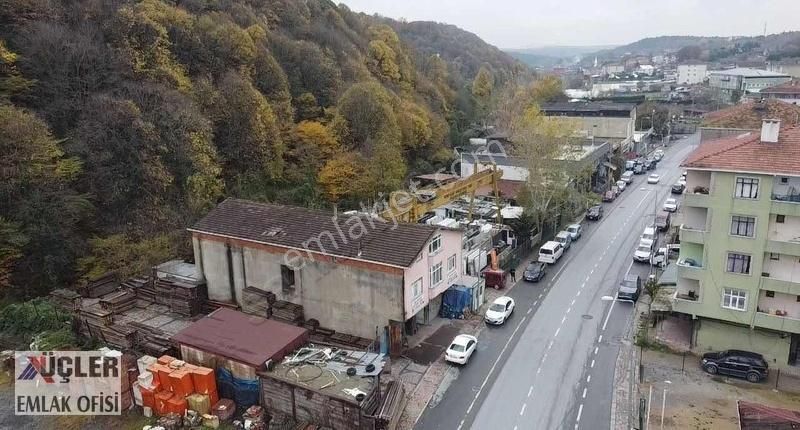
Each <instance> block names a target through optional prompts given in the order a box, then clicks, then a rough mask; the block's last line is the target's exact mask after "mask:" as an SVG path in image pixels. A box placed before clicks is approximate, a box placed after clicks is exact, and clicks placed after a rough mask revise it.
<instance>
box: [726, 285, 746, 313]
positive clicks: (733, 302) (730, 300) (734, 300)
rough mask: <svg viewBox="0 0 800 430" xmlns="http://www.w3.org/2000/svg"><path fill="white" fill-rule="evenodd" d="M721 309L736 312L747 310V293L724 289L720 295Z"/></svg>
mask: <svg viewBox="0 0 800 430" xmlns="http://www.w3.org/2000/svg"><path fill="white" fill-rule="evenodd" d="M722 307H723V308H725V309H733V310H736V311H744V310H747V291H742V290H737V289H734V288H725V292H724V293H723V294H722Z"/></svg>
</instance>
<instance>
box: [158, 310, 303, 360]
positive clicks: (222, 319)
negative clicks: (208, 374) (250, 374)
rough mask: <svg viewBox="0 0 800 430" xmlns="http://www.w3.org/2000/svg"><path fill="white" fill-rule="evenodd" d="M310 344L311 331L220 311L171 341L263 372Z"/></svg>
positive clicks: (184, 330)
mask: <svg viewBox="0 0 800 430" xmlns="http://www.w3.org/2000/svg"><path fill="white" fill-rule="evenodd" d="M307 340H308V330H306V329H304V328H302V327H297V326H293V325H289V324H285V323H282V322H279V321H273V320H268V319H266V318H261V317H257V316H254V315H248V314H245V313H242V312H239V311H235V310H233V309H228V308H219V309H217V310H216V311H214V312H212V313H211V314H209V315H207V316H205V317H204V318H202V319H200V320H198V321H196V322H195V323H194V324H192V325H190V326H189V327H186V328H185V329H183V330H181V331H180V332H178V333H177V334H176V335H175V336H173V337H172V341H173V342H176V343H179V344H181V345H188V346H191V347H193V348H196V349H199V350H201V351H205V352H209V353H212V354H214V355H219V356H222V357H226V358H229V359H231V360H235V361H238V362H240V363H244V364H247V365H249V366H253V367H255V368H257V369H260V368H261V367H262V366H263V365H264V362H266V361H267V360H270V359H272V360H275V361H277V360H280V359H282V358H283V356H284V355H285V354H287V353H289V352H290V351H293V350H295V349H297V348H299V347H300V346H302V345H303V344H305V343H306V341H307Z"/></svg>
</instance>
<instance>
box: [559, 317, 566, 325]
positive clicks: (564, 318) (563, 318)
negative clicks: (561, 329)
mask: <svg viewBox="0 0 800 430" xmlns="http://www.w3.org/2000/svg"><path fill="white" fill-rule="evenodd" d="M566 320H567V316H566V315H564V316H563V317H561V324H559V325H563V324H564V321H566Z"/></svg>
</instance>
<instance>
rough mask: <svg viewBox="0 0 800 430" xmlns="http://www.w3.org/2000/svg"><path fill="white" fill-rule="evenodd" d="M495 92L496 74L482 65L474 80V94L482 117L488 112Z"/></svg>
mask: <svg viewBox="0 0 800 430" xmlns="http://www.w3.org/2000/svg"><path fill="white" fill-rule="evenodd" d="M493 94H494V75H493V74H492V72H491V71H490V70H489V68H487V67H486V66H481V68H480V70H478V74H477V75H476V76H475V79H474V80H473V81H472V96H473V97H475V101H476V103H477V105H478V111H479V112H480V115H481V116H482V117H485V116H486V115H487V114H488V111H489V108H490V104H491V101H492V95H493Z"/></svg>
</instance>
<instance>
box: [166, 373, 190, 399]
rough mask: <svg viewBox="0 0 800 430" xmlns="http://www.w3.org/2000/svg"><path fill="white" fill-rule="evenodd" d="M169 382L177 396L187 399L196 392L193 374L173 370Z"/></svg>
mask: <svg viewBox="0 0 800 430" xmlns="http://www.w3.org/2000/svg"><path fill="white" fill-rule="evenodd" d="M169 382H170V386H171V387H172V392H173V393H175V395H176V396H180V397H186V396H188V395H189V394H192V393H193V392H194V384H192V374H191V373H189V372H187V371H185V370H183V369H180V370H173V371H172V373H170V374H169Z"/></svg>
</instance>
